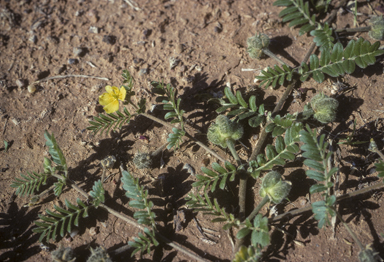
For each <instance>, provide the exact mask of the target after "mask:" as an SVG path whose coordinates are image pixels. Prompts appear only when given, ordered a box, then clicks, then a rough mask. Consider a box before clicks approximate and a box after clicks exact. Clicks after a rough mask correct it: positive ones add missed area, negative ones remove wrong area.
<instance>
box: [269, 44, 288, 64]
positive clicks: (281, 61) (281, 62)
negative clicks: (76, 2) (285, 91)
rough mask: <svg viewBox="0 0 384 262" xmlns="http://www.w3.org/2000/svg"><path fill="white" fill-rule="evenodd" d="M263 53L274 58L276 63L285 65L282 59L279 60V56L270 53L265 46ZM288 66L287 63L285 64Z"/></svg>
mask: <svg viewBox="0 0 384 262" xmlns="http://www.w3.org/2000/svg"><path fill="white" fill-rule="evenodd" d="M263 53H264V54H266V55H267V56H269V57H270V58H273V59H275V60H276V61H277V62H278V63H280V64H282V65H287V64H286V63H285V62H284V61H283V60H281V59H280V58H278V57H277V56H276V55H275V54H274V53H272V52H271V51H270V50H269V49H267V48H264V49H263ZM287 66H288V65H287Z"/></svg>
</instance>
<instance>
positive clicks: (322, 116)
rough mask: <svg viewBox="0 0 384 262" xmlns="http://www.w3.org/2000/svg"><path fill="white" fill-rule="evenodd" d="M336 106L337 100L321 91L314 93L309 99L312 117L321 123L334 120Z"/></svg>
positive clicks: (337, 104)
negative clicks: (312, 112)
mask: <svg viewBox="0 0 384 262" xmlns="http://www.w3.org/2000/svg"><path fill="white" fill-rule="evenodd" d="M338 106H339V102H338V101H337V100H336V99H334V98H331V97H328V96H326V95H324V94H322V93H320V94H317V95H315V96H314V97H313V98H312V100H311V107H312V109H313V111H314V115H313V117H314V118H315V119H316V120H317V121H319V122H321V123H323V124H327V123H330V122H333V121H335V119H336V112H337V108H338Z"/></svg>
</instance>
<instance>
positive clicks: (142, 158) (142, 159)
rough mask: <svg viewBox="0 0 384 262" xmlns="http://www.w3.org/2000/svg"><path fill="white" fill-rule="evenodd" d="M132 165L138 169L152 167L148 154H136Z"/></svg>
mask: <svg viewBox="0 0 384 262" xmlns="http://www.w3.org/2000/svg"><path fill="white" fill-rule="evenodd" d="M133 163H134V164H135V166H136V167H137V168H138V169H144V168H149V167H151V165H152V157H151V155H150V154H148V153H136V154H135V156H134V158H133Z"/></svg>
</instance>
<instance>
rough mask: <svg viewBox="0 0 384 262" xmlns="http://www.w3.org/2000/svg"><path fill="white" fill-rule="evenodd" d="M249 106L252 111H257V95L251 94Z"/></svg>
mask: <svg viewBox="0 0 384 262" xmlns="http://www.w3.org/2000/svg"><path fill="white" fill-rule="evenodd" d="M249 107H250V108H251V110H252V112H257V106H256V96H251V97H250V98H249Z"/></svg>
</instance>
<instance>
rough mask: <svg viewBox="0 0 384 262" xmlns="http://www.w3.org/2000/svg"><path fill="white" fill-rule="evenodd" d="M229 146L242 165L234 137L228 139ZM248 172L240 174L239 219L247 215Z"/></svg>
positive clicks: (238, 163)
mask: <svg viewBox="0 0 384 262" xmlns="http://www.w3.org/2000/svg"><path fill="white" fill-rule="evenodd" d="M227 146H228V148H229V151H231V154H232V156H233V158H234V159H235V160H236V163H237V165H238V166H240V165H241V160H240V157H239V155H238V154H237V152H236V149H235V141H233V139H227ZM247 179H248V175H247V174H243V173H241V174H240V183H239V219H240V220H243V219H244V216H245V198H246V193H247V188H246V187H247Z"/></svg>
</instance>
